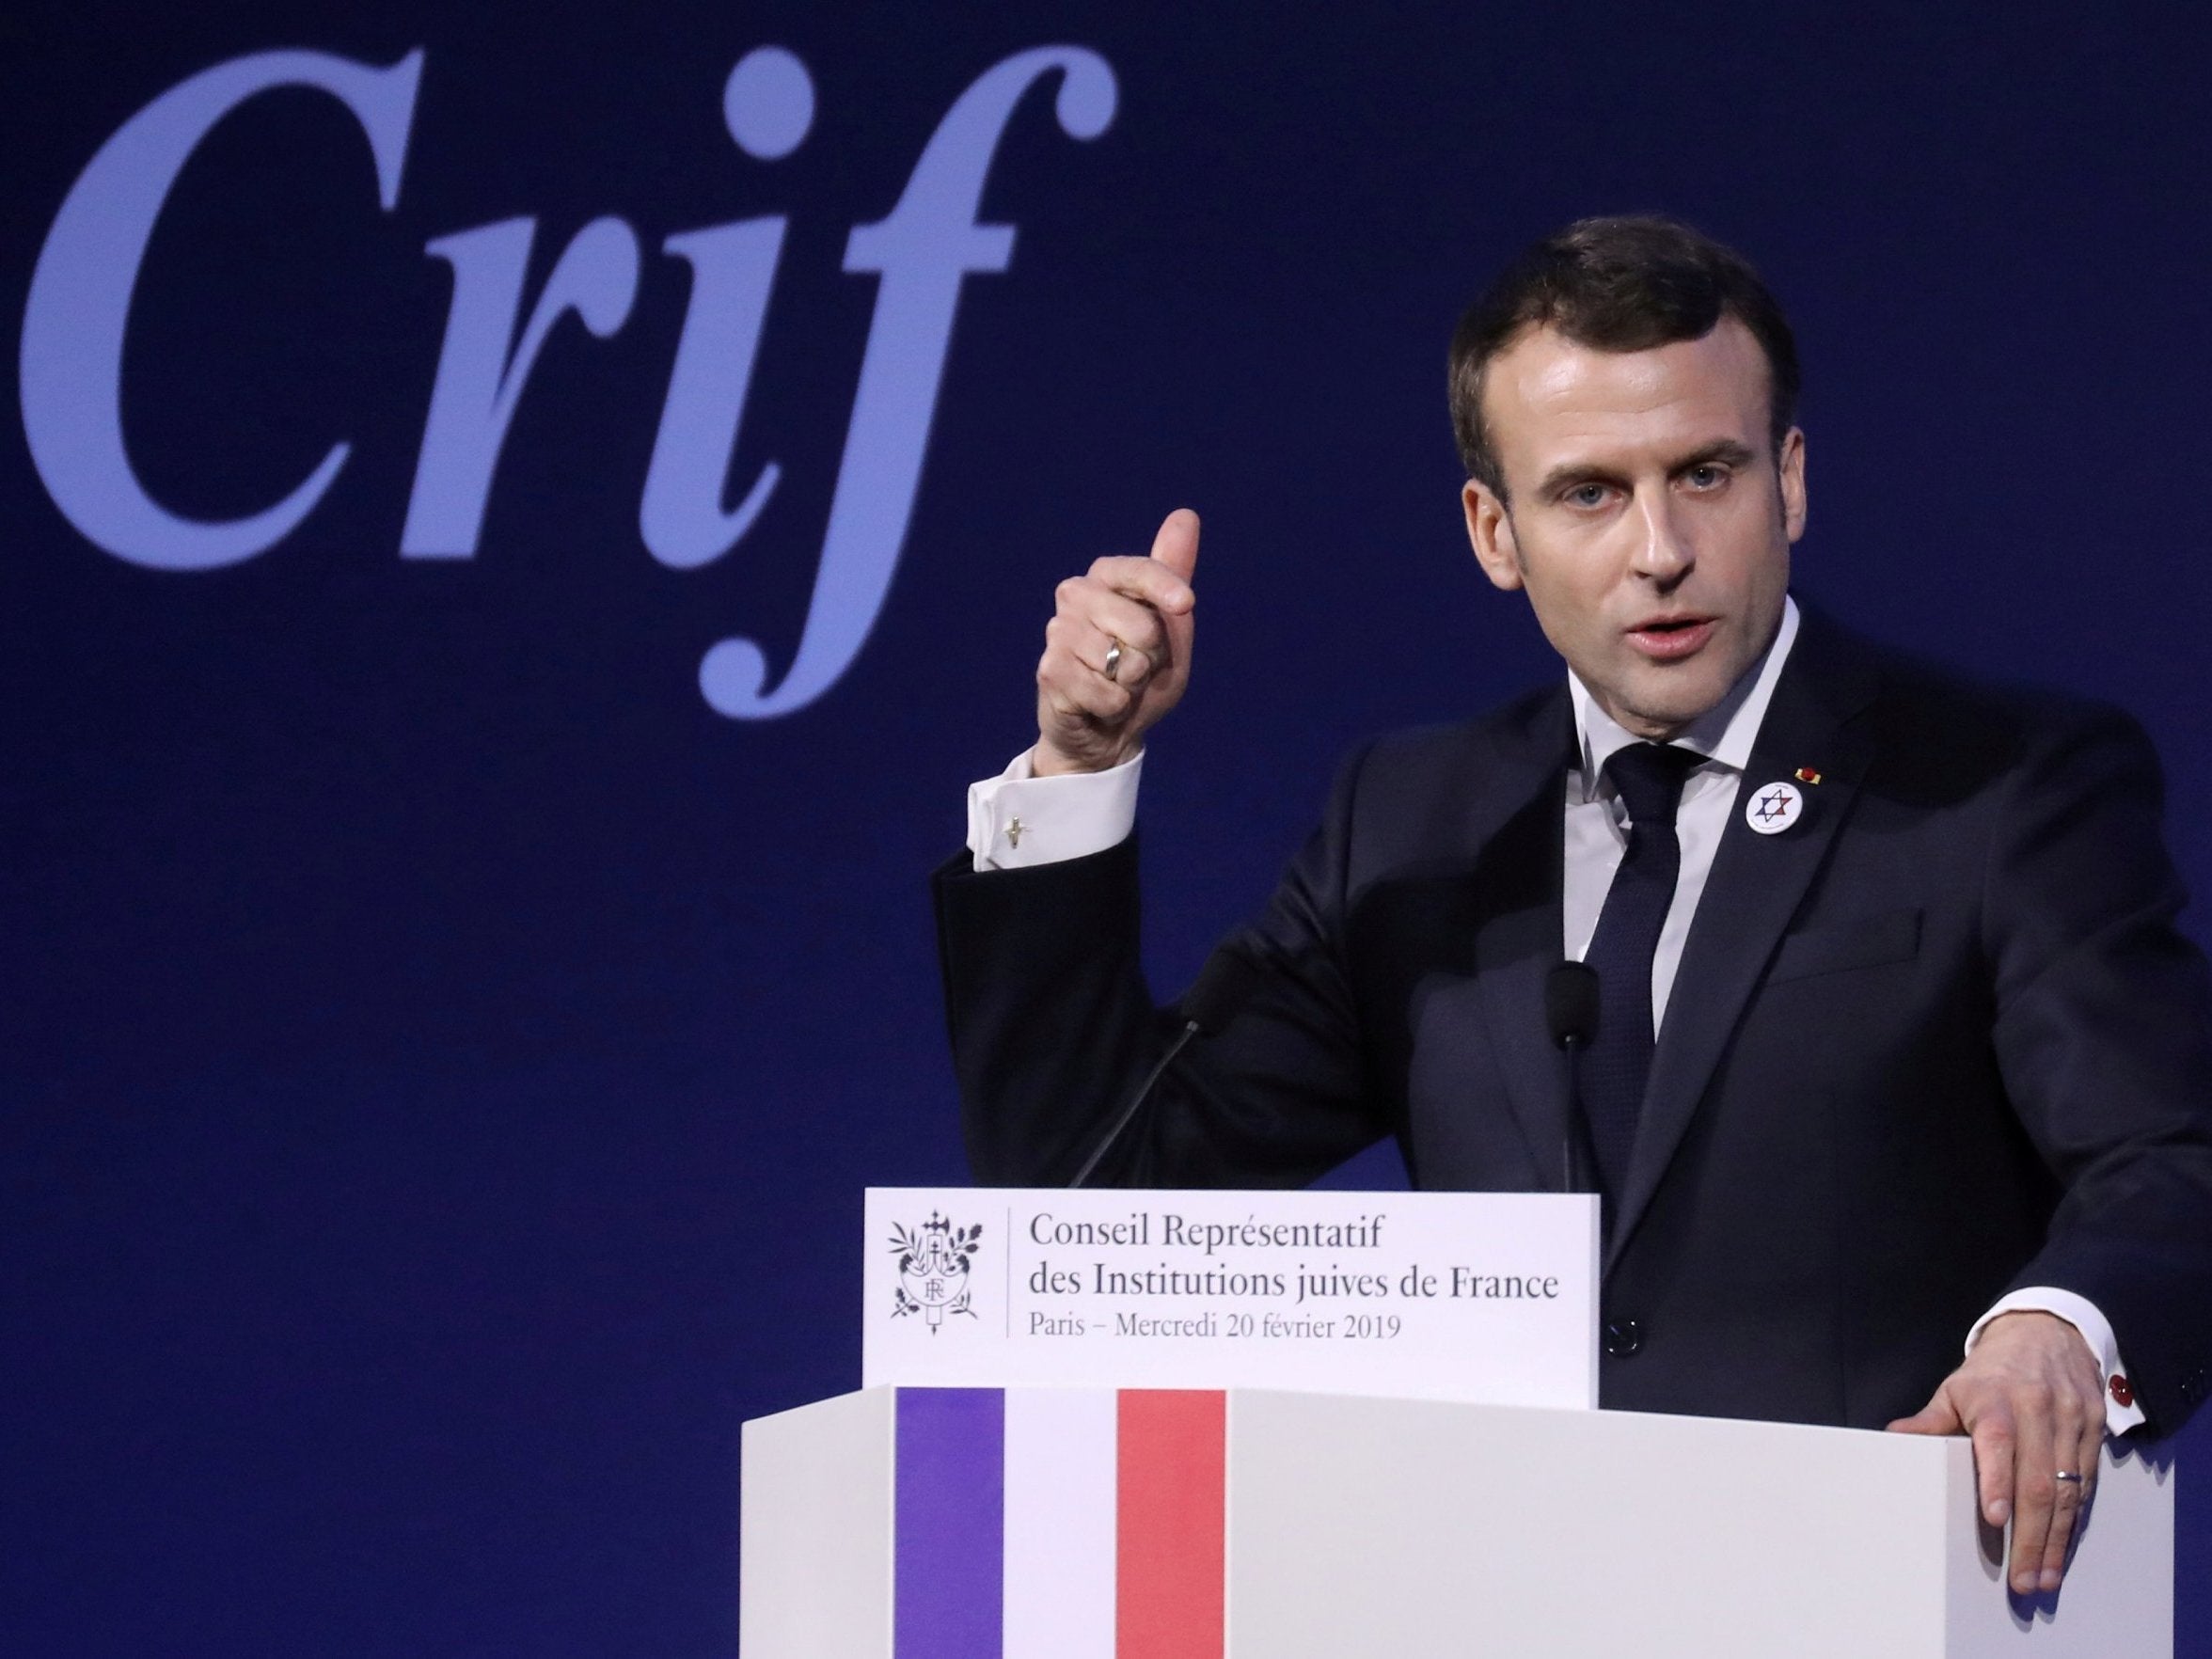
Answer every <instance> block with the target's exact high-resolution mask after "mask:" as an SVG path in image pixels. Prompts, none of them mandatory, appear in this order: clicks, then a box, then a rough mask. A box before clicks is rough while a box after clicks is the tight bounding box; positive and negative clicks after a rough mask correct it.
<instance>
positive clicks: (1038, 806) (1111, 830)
mask: <svg viewBox="0 0 2212 1659" xmlns="http://www.w3.org/2000/svg"><path fill="white" fill-rule="evenodd" d="M1144 769H1145V757H1144V754H1143V753H1142V752H1141V751H1140V752H1139V753H1137V754H1134V755H1131V756H1130V758H1129V759H1128V760H1126V761H1124V762H1122V763H1121V765H1119V766H1111V767H1109V768H1108V769H1107V770H1105V771H1103V772H1064V773H1061V774H1059V775H1058V776H1055V777H1051V778H1039V777H1037V776H1036V775H1035V772H1034V771H1032V770H1031V768H1030V760H1029V751H1028V750H1026V749H1025V750H1023V751H1021V752H1020V753H1019V754H1018V755H1016V756H1015V757H1014V764H1013V765H1012V766H1008V767H1007V768H1006V769H1005V770H1004V771H1003V772H1001V773H1000V774H999V775H998V776H997V777H995V778H986V779H984V780H983V782H980V783H971V784H970V785H969V786H968V851H969V853H970V854H971V855H972V857H973V858H974V860H975V867H976V868H977V869H978V870H1022V869H1027V868H1028V867H1029V866H1030V865H1032V864H1056V863H1058V862H1060V861H1062V860H1063V859H1081V858H1088V857H1089V856H1090V855H1091V854H1092V853H1099V852H1104V851H1105V850H1106V849H1107V848H1108V847H1110V846H1117V845H1120V844H1121V843H1122V842H1124V841H1126V840H1128V839H1129V832H1130V829H1131V828H1132V827H1133V826H1134V825H1135V824H1136V821H1137V780H1138V778H1139V777H1140V776H1141V775H1142V774H1143V772H1144Z"/></svg>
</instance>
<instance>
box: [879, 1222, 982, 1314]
mask: <svg viewBox="0 0 2212 1659" xmlns="http://www.w3.org/2000/svg"><path fill="white" fill-rule="evenodd" d="M982 1237H983V1224H982V1223H980V1222H978V1223H976V1224H974V1225H972V1226H966V1227H956V1226H955V1225H953V1224H952V1223H951V1222H949V1221H947V1220H945V1218H944V1217H943V1216H941V1215H939V1214H938V1213H936V1212H935V1211H934V1210H932V1211H931V1212H930V1216H929V1219H928V1220H927V1221H926V1222H924V1223H923V1224H922V1225H921V1226H920V1227H918V1228H914V1229H912V1230H909V1229H908V1228H907V1227H905V1226H903V1225H901V1224H898V1223H896V1222H893V1224H892V1227H891V1251H892V1254H893V1255H894V1256H897V1257H898V1283H897V1284H896V1285H895V1286H893V1288H892V1293H891V1296H892V1303H891V1317H892V1318H893V1319H907V1318H909V1316H911V1315H914V1314H920V1315H921V1316H922V1318H923V1319H924V1321H925V1322H926V1323H927V1324H928V1326H929V1334H930V1335H932V1336H934V1335H937V1333H938V1330H939V1328H940V1327H941V1326H942V1325H943V1324H944V1319H945V1315H947V1314H965V1315H967V1316H968V1317H969V1318H970V1319H973V1318H975V1309H974V1308H973V1307H972V1306H971V1305H970V1298H969V1288H968V1275H969V1270H970V1269H971V1268H972V1267H973V1265H974V1259H975V1244H976V1240H978V1239H981V1238H982Z"/></svg>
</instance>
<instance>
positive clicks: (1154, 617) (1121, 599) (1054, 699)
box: [1031, 507, 1198, 778]
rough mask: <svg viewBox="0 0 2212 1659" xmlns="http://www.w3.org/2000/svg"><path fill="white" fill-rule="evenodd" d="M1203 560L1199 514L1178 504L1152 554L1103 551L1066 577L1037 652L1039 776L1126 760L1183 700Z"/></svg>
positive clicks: (1102, 767) (1099, 767)
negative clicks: (1194, 580)
mask: <svg viewBox="0 0 2212 1659" xmlns="http://www.w3.org/2000/svg"><path fill="white" fill-rule="evenodd" d="M1197 565H1198V515H1197V514H1195V513H1193V512H1192V511H1191V510H1190V509H1189V508H1188V507H1178V508H1177V509H1176V511H1174V512H1173V513H1171V514H1168V515H1167V517H1166V519H1165V521H1164V522H1162V523H1161V527H1160V533H1159V534H1158V535H1156V536H1154V537H1153V538H1152V552H1151V556H1150V557H1149V558H1145V559H1101V560H1098V561H1097V562H1096V563H1094V564H1093V565H1092V566H1091V568H1090V569H1089V570H1088V571H1086V572H1085V573H1084V574H1083V575H1082V576H1079V577H1068V578H1067V580H1066V581H1064V582H1062V583H1061V584H1060V588H1059V592H1058V593H1057V595H1056V598H1057V601H1058V603H1057V606H1056V608H1054V610H1053V613H1052V620H1051V622H1050V623H1048V624H1046V625H1045V654H1044V656H1042V657H1040V658H1039V659H1038V660H1037V672H1036V683H1037V745H1036V749H1035V751H1034V752H1033V753H1032V755H1031V765H1032V766H1033V767H1034V768H1035V772H1036V775H1037V776H1038V777H1040V778H1049V777H1051V776H1052V775H1053V774H1055V773H1059V772H1102V771H1104V770H1105V769H1106V768H1107V767H1109V766H1119V765H1121V763H1122V762H1124V761H1126V760H1128V759H1129V758H1130V756H1132V755H1134V754H1135V753H1136V752H1137V751H1139V750H1141V749H1143V748H1144V747H1145V732H1146V730H1148V729H1149V728H1150V727H1152V726H1153V725H1155V724H1157V723H1158V722H1159V720H1160V719H1161V716H1163V715H1165V714H1166V713H1167V711H1168V710H1169V709H1171V708H1173V707H1175V705H1176V703H1177V702H1178V701H1180V699H1181V697H1182V695H1183V687H1184V686H1185V685H1186V684H1188V683H1189V681H1190V677H1191V626H1192V619H1191V608H1192V607H1193V605H1195V604H1196V603H1197V595H1196V594H1195V593H1193V592H1192V591H1191V577H1192V573H1193V571H1194V570H1195V569H1196V568H1197ZM1117 647H1118V649H1116V648H1117ZM1109 670H1111V671H1112V672H1109Z"/></svg>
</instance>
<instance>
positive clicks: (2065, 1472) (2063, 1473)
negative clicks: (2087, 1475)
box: [2051, 1469, 2081, 1486]
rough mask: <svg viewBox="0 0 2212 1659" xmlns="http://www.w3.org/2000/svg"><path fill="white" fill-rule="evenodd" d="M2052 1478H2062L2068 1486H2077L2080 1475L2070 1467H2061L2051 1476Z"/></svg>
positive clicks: (2079, 1482) (2079, 1481)
mask: <svg viewBox="0 0 2212 1659" xmlns="http://www.w3.org/2000/svg"><path fill="white" fill-rule="evenodd" d="M2051 1478H2052V1479H2053V1480H2063V1481H2065V1482H2066V1483H2067V1484H2068V1485H2070V1486H2079V1485H2080V1484H2081V1477H2080V1475H2079V1474H2078V1473H2077V1472H2076V1471H2075V1470H2072V1469H2061V1470H2059V1471H2057V1472H2056V1473H2055V1474H2053V1475H2052V1476H2051Z"/></svg>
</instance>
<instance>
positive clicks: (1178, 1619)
mask: <svg viewBox="0 0 2212 1659" xmlns="http://www.w3.org/2000/svg"><path fill="white" fill-rule="evenodd" d="M1227 1408H1228V1401H1227V1397H1226V1396H1225V1395H1223V1394H1221V1393H1219V1392H1210V1391H1201V1390H1189V1389H1146V1388H1129V1389H1124V1390H1122V1393H1121V1398H1120V1407H1119V1430H1120V1432H1119V1434H1118V1436H1117V1437H1116V1442H1117V1443H1116V1447H1115V1464H1116V1468H1117V1472H1118V1475H1119V1486H1120V1503H1119V1506H1118V1509H1119V1513H1118V1517H1117V1522H1116V1545H1117V1551H1116V1553H1117V1557H1118V1558H1117V1562H1116V1568H1117V1571H1116V1575H1115V1576H1116V1580H1117V1583H1116V1587H1115V1598H1114V1612H1115V1620H1114V1655H1115V1659H1222V1653H1223V1649H1224V1639H1225V1632H1224V1605H1223V1603H1224V1594H1225V1583H1224V1567H1225V1562H1224V1527H1225V1525H1226V1511H1225V1503H1226V1498H1227V1492H1226V1481H1227V1449H1228V1448H1227V1428H1228V1409H1227Z"/></svg>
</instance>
